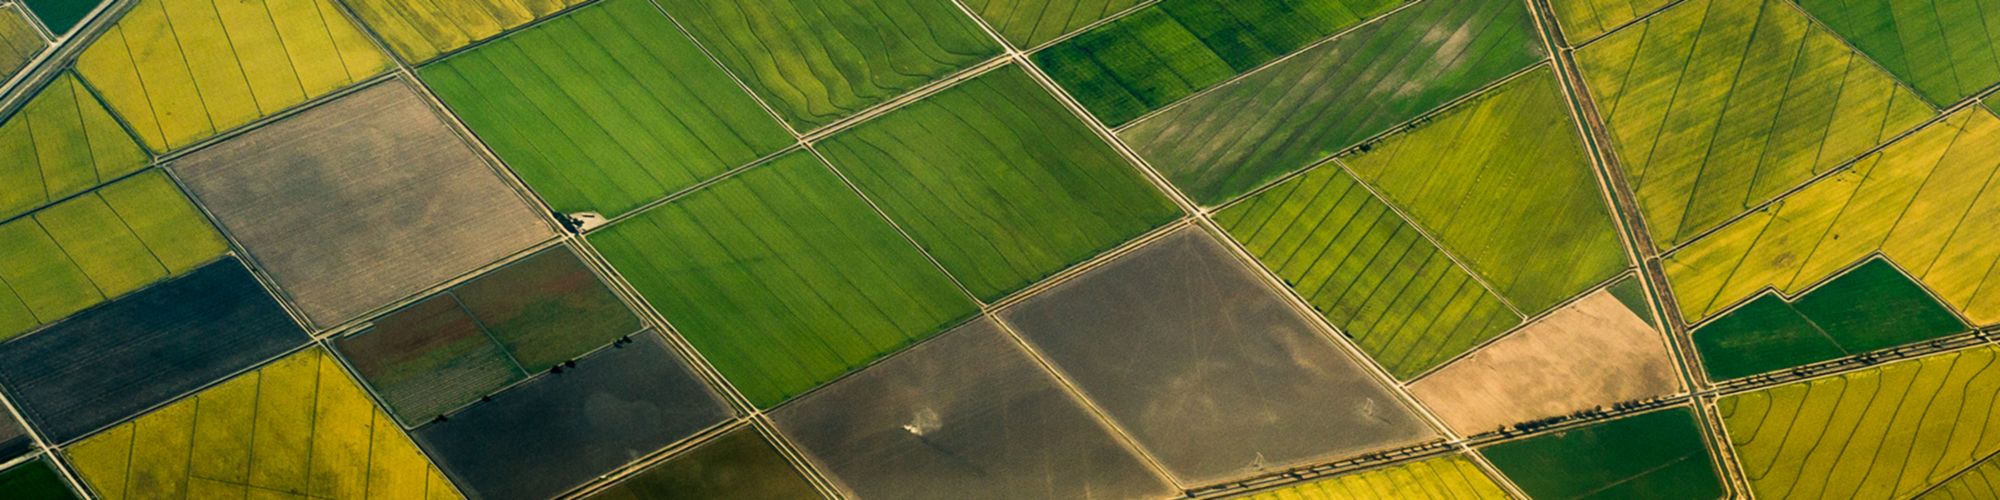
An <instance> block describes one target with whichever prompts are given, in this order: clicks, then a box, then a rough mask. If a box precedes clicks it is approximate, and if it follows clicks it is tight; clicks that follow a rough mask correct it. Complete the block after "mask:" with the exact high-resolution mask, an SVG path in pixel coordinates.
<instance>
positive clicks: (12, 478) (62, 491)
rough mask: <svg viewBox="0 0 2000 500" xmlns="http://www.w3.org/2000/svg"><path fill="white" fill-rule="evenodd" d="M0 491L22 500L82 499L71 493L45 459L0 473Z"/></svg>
mask: <svg viewBox="0 0 2000 500" xmlns="http://www.w3.org/2000/svg"><path fill="white" fill-rule="evenodd" d="M0 491H5V492H7V495H8V496H9V497H11V498H17V499H20V500H68V499H72V498H80V497H78V496H77V495H76V493H74V492H71V491H70V489H69V485H68V484H67V483H65V482H64V481H63V478H62V476H61V475H59V474H56V469H55V468H54V467H50V466H49V462H48V461H47V460H43V459H35V460H34V461H31V462H25V463H22V464H20V465H15V466H13V467H8V468H7V470H4V471H0Z"/></svg>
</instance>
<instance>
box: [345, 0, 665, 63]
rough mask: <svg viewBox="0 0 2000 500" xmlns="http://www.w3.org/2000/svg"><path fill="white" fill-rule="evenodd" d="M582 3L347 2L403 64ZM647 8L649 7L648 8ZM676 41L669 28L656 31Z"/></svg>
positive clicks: (572, 0)
mask: <svg viewBox="0 0 2000 500" xmlns="http://www.w3.org/2000/svg"><path fill="white" fill-rule="evenodd" d="M583 2H584V0H350V1H348V2H347V3H348V5H349V6H352V7H353V8H354V14H355V15H356V16H359V17H360V18H361V22H363V23H366V24H367V25H368V27H369V28H373V29H374V30H375V33H377V34H379V35H381V36H382V41H383V42H384V43H387V44H389V49H390V50H394V51H396V55H400V56H403V60H406V61H411V62H422V61H427V60H430V59H431V58H433V57H437V56H438V54H442V53H445V52H449V51H452V50H455V49H458V48H460V47H464V46H466V45H471V44H472V43H473V42H477V41H480V40H485V39H488V38H492V37H493V36H494V35H498V34H500V33H501V32H502V31H506V30H508V29H513V28H516V27H520V26H521V25H525V24H528V22H529V21H533V20H536V19H539V18H542V17H546V16H548V15H550V14H554V13H556V12H557V11H561V10H562V9H565V8H568V7H570V6H572V5H577V4H581V3H583ZM648 7H649V8H650V7H651V6H650V5H648ZM655 33H656V34H659V35H662V36H663V37H676V36H677V35H675V34H673V33H674V31H673V29H672V28H671V27H669V28H668V29H667V30H666V31H659V32H655Z"/></svg>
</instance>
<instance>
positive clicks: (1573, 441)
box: [1480, 407, 1723, 499]
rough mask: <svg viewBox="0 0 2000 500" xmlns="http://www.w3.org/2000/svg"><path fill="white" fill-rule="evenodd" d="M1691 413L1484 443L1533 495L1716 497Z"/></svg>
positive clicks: (1718, 490) (1676, 411)
mask: <svg viewBox="0 0 2000 500" xmlns="http://www.w3.org/2000/svg"><path fill="white" fill-rule="evenodd" d="M1703 443H1704V441H1703V439H1702V436H1701V429H1700V428H1699V427H1697V426H1696V425H1695V419H1694V412H1693V411H1692V410H1689V409H1688V408H1685V407H1683V408H1671V409H1666V410H1660V411H1654V412H1651V413H1645V414H1641V415H1638V416H1633V417H1623V418H1620V419H1618V420H1612V421H1609V422H1602V423H1596V424H1591V425H1589V426H1586V427H1580V428H1575V429H1569V430H1564V431H1560V432H1555V433H1550V434H1541V435H1537V436H1534V437H1530V438H1527V439H1522V440H1518V441H1508V442H1504V443H1500V444H1496V445H1492V446H1489V447H1486V448H1485V449H1482V450H1480V453H1484V454H1485V455H1486V458H1487V460H1491V461H1492V462H1493V466H1494V467H1498V468H1499V469H1500V472H1501V473H1504V474H1506V475H1507V477H1508V478H1509V479H1513V480H1514V485H1515V486H1519V487H1520V488H1521V491H1523V492H1526V493H1527V494H1528V496H1531V497H1534V498H1604V499H1616V498H1690V499H1692V498H1720V497H1722V494H1723V489H1722V484H1721V482H1720V481H1719V480H1718V479H1717V478H1716V475H1715V466H1714V462H1713V461H1712V460H1710V459H1709V455H1708V449H1707V447H1706V446H1705V445H1704V444H1703Z"/></svg>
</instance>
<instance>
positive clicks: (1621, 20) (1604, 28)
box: [1549, 0, 1674, 44]
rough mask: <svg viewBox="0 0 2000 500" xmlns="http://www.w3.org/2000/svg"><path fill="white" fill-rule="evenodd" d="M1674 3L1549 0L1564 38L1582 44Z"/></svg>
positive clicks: (1657, 0) (1659, 0)
mask: <svg viewBox="0 0 2000 500" xmlns="http://www.w3.org/2000/svg"><path fill="white" fill-rule="evenodd" d="M1671 3H1674V2H1673V0H1549V7H1550V8H1551V9H1553V10H1554V11H1555V15H1556V20H1557V22H1559V23H1562V29H1563V36H1564V37H1565V38H1567V39H1568V40H1569V42H1570V43H1572V44H1581V43H1584V42H1585V41H1588V40H1590V39H1592V38H1596V37H1598V36H1599V35H1603V34H1605V33H1606V32H1609V31H1611V30H1612V29H1615V28H1617V27H1619V26H1622V25H1624V24H1625V23H1629V22H1632V20H1634V19H1638V18H1639V16H1643V15H1646V14H1647V13H1649V12H1652V11H1655V10H1659V9H1660V8H1661V7H1666V6H1667V4H1671Z"/></svg>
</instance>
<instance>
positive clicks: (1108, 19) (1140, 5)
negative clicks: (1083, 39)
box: [968, 0, 1162, 54]
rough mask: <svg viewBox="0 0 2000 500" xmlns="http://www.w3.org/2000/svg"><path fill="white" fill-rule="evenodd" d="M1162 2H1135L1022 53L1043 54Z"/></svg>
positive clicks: (982, 17)
mask: <svg viewBox="0 0 2000 500" xmlns="http://www.w3.org/2000/svg"><path fill="white" fill-rule="evenodd" d="M1161 1H1162V0H1139V1H1138V2H1135V3H1133V4H1132V6H1131V7H1126V8H1124V9H1121V10H1119V11H1117V12H1113V13H1111V15H1108V16H1104V18H1103V19H1098V20H1096V21H1091V22H1089V23H1086V24H1084V25H1083V26H1079V27H1077V28H1075V29H1071V30H1069V32H1067V33H1063V34H1061V35H1056V37H1055V38H1050V39H1049V41H1046V42H1042V43H1038V44H1035V46H1033V47H1028V48H1026V49H1023V50H1022V52H1026V53H1030V54H1032V53H1036V52H1041V51H1042V49H1047V48H1049V47H1054V46H1056V45H1057V44H1061V43H1063V42H1067V41H1069V40H1070V39H1072V38H1076V37H1078V36H1081V35H1083V34H1084V33H1089V32H1090V31H1092V30H1096V29H1097V28H1100V27H1103V26H1104V25H1107V24H1111V23H1114V22H1117V21H1118V20H1119V19H1124V18H1125V17H1126V16H1130V15H1132V14H1136V13H1138V12H1139V11H1140V10H1144V9H1145V8H1147V7H1152V6H1154V5H1157V4H1159V3H1160V2H1161ZM968 10H969V6H968ZM973 17H978V18H980V19H981V20H984V19H985V17H984V16H979V15H977V13H974V16H973ZM995 32H998V31H997V30H996V31H995Z"/></svg>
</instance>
